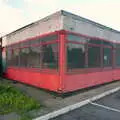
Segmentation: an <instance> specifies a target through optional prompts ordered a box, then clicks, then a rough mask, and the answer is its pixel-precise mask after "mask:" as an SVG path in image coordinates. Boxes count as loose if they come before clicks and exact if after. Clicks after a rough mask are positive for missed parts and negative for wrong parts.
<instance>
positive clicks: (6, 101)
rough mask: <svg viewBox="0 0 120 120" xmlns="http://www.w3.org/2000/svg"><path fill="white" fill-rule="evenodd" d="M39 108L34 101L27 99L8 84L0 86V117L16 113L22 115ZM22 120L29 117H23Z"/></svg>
mask: <svg viewBox="0 0 120 120" xmlns="http://www.w3.org/2000/svg"><path fill="white" fill-rule="evenodd" d="M39 108H40V104H39V103H38V102H37V101H36V100H34V99H32V98H31V97H28V96H27V95H25V94H24V93H22V92H21V91H20V90H18V89H17V88H15V87H13V86H11V85H8V84H0V114H1V115H3V114H8V113H10V112H16V113H18V114H21V115H24V113H26V112H29V111H31V110H33V109H39ZM25 117H26V118H25ZM24 118H25V119H26V120H27V118H29V117H28V116H25V115H24V116H23V119H24Z"/></svg>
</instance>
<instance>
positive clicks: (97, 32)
mask: <svg viewBox="0 0 120 120" xmlns="http://www.w3.org/2000/svg"><path fill="white" fill-rule="evenodd" d="M63 14H64V18H63V21H64V25H63V26H64V27H63V29H65V30H68V31H72V32H76V33H81V34H85V35H88V36H92V37H99V38H102V39H106V40H109V41H115V42H120V32H117V31H114V30H108V29H107V27H105V26H103V25H101V26H100V24H96V23H95V22H91V21H89V20H86V19H84V18H81V17H79V16H76V15H73V14H71V13H68V12H64V13H63Z"/></svg>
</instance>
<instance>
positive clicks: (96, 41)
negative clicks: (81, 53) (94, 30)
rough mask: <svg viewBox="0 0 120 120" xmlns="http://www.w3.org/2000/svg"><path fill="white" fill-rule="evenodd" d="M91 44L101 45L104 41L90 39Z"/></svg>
mask: <svg viewBox="0 0 120 120" xmlns="http://www.w3.org/2000/svg"><path fill="white" fill-rule="evenodd" d="M88 43H90V44H99V45H101V43H102V40H98V39H89V42H88Z"/></svg>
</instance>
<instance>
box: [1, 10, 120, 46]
mask: <svg viewBox="0 0 120 120" xmlns="http://www.w3.org/2000/svg"><path fill="white" fill-rule="evenodd" d="M62 29H64V30H68V31H72V32H76V33H81V34H84V35H88V36H92V37H100V38H102V39H106V40H110V41H116V42H120V32H118V31H115V30H110V29H107V28H106V27H105V26H103V25H100V24H97V23H95V22H93V21H90V20H88V19H85V18H82V17H80V16H77V15H74V14H71V13H69V12H66V11H59V12H57V13H54V14H52V15H50V16H48V17H45V18H43V19H42V20H39V21H37V22H35V23H33V24H31V25H28V26H27V27H24V28H21V29H20V30H17V31H16V32H13V33H10V34H8V35H6V36H4V37H3V46H6V45H9V44H12V43H15V42H18V41H22V40H25V39H27V38H30V37H35V36H38V35H42V34H45V33H49V32H54V31H58V30H62Z"/></svg>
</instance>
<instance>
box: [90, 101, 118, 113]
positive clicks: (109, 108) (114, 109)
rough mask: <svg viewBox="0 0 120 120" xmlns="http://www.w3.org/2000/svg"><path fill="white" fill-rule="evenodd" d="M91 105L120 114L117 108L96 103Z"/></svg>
mask: <svg viewBox="0 0 120 120" xmlns="http://www.w3.org/2000/svg"><path fill="white" fill-rule="evenodd" d="M90 104H91V105H94V106H98V107H101V108H104V109H107V110H110V111H113V112H118V113H120V110H118V109H116V108H112V107H109V106H106V105H101V104H98V103H94V102H90Z"/></svg>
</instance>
